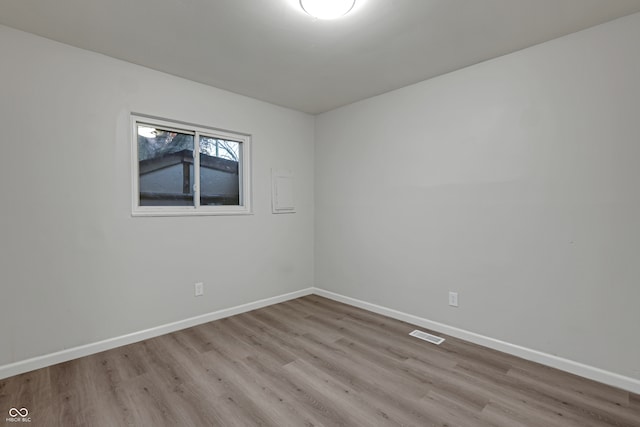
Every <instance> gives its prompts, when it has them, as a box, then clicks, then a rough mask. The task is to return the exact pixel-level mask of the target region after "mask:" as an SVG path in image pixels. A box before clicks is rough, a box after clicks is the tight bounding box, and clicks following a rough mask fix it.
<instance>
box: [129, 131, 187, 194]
mask: <svg viewBox="0 0 640 427" xmlns="http://www.w3.org/2000/svg"><path fill="white" fill-rule="evenodd" d="M193 146H194V143H193V135H188V134H184V133H179V132H176V131H168V130H163V129H158V128H155V127H153V126H149V125H143V124H138V171H139V174H140V176H139V189H140V206H193V205H194V204H193Z"/></svg>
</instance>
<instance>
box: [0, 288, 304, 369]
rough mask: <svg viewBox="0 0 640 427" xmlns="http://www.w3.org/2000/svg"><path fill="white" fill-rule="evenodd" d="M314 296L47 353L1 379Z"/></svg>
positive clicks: (272, 300) (241, 307)
mask: <svg viewBox="0 0 640 427" xmlns="http://www.w3.org/2000/svg"><path fill="white" fill-rule="evenodd" d="M312 293H313V288H307V289H302V290H300V291H295V292H290V293H288V294H283V295H278V296H275V297H271V298H265V299H261V300H258V301H254V302H250V303H247V304H242V305H238V306H235V307H231V308H225V309H223V310H218V311H214V312H211V313H207V314H203V315H200V316H195V317H191V318H189V319H185V320H180V321H177V322H173V323H168V324H166V325H161V326H157V327H155V328H150V329H145V330H143V331H138V332H133V333H131V334H127V335H122V336H119V337H115V338H109V339H106V340H103V341H98V342H95V343H91V344H86V345H81V346H79V347H74V348H70V349H66V350H62V351H58V352H55V353H51V354H45V355H43V356H38V357H34V358H31V359H26V360H21V361H19V362H15V363H11V364H8V365H4V366H0V380H1V379H4V378H8V377H12V376H14V375H18V374H23V373H25V372H29V371H33V370H34V369H40V368H44V367H47V366H51V365H55V364H57V363H62V362H67V361H69V360H73V359H77V358H79V357H84V356H89V355H91V354H95V353H100V352H101V351H105V350H110V349H112V348H116V347H121V346H123V345H127V344H132V343H135V342H138V341H143V340H146V339H149V338H154V337H158V336H160V335H164V334H168V333H171V332H175V331H179V330H181V329H185V328H191V327H193V326H197V325H201V324H203V323H207V322H211V321H213V320H218V319H222V318H225V317H229V316H234V315H236V314H240V313H246V312H247V311H251V310H256V309H258V308H262V307H266V306H269V305H273V304H278V303H280V302H284V301H288V300H291V299H295V298H299V297H303V296H305V295H309V294H312Z"/></svg>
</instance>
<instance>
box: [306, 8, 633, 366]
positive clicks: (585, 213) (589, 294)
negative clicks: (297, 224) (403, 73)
mask: <svg viewBox="0 0 640 427" xmlns="http://www.w3.org/2000/svg"><path fill="white" fill-rule="evenodd" d="M638 40H640V15H632V16H630V17H627V18H623V19H620V20H617V21H614V22H611V23H608V24H605V25H602V26H599V27H595V28H592V29H589V30H587V31H583V32H580V33H577V34H574V35H570V36H568V37H564V38H561V39H558V40H555V41H551V42H548V43H545V44H542V45H538V46H535V47H533V48H530V49H527V50H524V51H520V52H518V53H515V54H511V55H508V56H505V57H501V58H498V59H495V60H492V61H488V62H485V63H482V64H479V65H475V66H473V67H469V68H466V69H464V70H460V71H458V72H454V73H451V74H448V75H444V76H441V77H438V78H435V79H432V80H429V81H425V82H422V83H419V84H416V85H413V86H410V87H406V88H404V89H401V90H397V91H394V92H391V93H387V94H385V95H381V96H378V97H375V98H372V99H369V100H365V101H362V102H359V103H356V104H352V105H350V106H346V107H343V108H341V109H338V110H334V111H331V112H328V113H325V114H323V115H321V116H319V117H318V118H317V120H316V156H315V164H316V187H315V188H316V193H315V194H316V234H315V236H316V246H315V247H316V265H315V268H316V286H318V287H320V288H324V289H327V290H330V291H334V292H337V293H340V294H343V295H346V296H350V297H353V298H358V299H360V300H364V301H367V302H370V303H375V304H380V305H383V306H386V307H389V308H393V309H396V310H400V311H403V312H407V313H410V314H413V315H417V316H420V317H424V318H427V319H431V320H435V321H439V322H442V323H445V324H448V325H451V326H455V327H459V328H462V329H466V330H469V331H472V332H476V333H479V334H483V335H485V336H489V337H492V338H495V339H500V340H503V341H507V342H510V343H513V344H517V345H521V346H525V347H529V348H531V349H535V350H539V351H542V352H546V353H550V354H554V355H558V356H561V357H563V358H568V359H571V360H574V361H578V362H582V363H585V364H588V365H591V366H595V367H599V368H602V369H605V370H609V371H612V372H616V373H619V374H622V375H625V376H629V377H633V378H636V379H640V365H639V364H638V361H639V360H640V340H639V339H638V336H639V335H638V334H639V332H638V327H639V325H640V309H639V308H638V304H640V284H639V278H640V259H639V256H640V190H639V185H640V166H639V163H638V162H639V161H640V139H639V138H640V49H638ZM398 66H402V64H398ZM449 290H454V291H458V292H459V293H460V307H459V308H457V309H456V308H451V307H448V305H447V293H448V291H449Z"/></svg>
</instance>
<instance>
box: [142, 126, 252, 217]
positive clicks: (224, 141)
mask: <svg viewBox="0 0 640 427" xmlns="http://www.w3.org/2000/svg"><path fill="white" fill-rule="evenodd" d="M131 121H132V124H133V138H132V149H133V171H134V173H133V214H134V215H224V214H246V213H251V204H250V187H249V185H250V174H249V172H250V169H249V168H250V145H251V139H250V137H249V136H248V135H245V134H239V133H231V132H227V131H220V130H216V129H212V128H206V127H201V126H195V125H190V124H185V123H180V122H170V121H166V120H159V119H154V118H150V117H144V116H138V115H132V120H131Z"/></svg>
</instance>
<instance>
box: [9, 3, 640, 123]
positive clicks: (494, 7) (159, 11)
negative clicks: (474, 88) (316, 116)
mask: <svg viewBox="0 0 640 427" xmlns="http://www.w3.org/2000/svg"><path fill="white" fill-rule="evenodd" d="M635 12H640V0H358V2H357V4H356V7H355V8H354V10H353V11H352V13H351V14H349V15H347V16H346V17H343V18H341V19H339V20H335V21H322V20H314V19H313V18H311V17H309V16H308V15H306V14H305V13H304V12H302V11H301V10H300V7H299V5H298V0H207V1H205V0H109V1H105V0H55V1H51V0H3V1H1V2H0V23H1V24H5V25H8V26H10V27H14V28H18V29H21V30H24V31H28V32H31V33H34V34H38V35H41V36H44V37H48V38H51V39H53V40H57V41H60V42H63V43H67V44H70V45H73V46H77V47H80V48H84V49H88V50H92V51H95V52H99V53H103V54H105V55H109V56H112V57H114V58H119V59H122V60H125V61H129V62H133V63H136V64H140V65H144V66H146V67H149V68H153V69H156V70H161V71H164V72H167V73H170V74H174V75H177V76H181V77H184V78H187V79H190V80H194V81H197V82H201V83H205V84H208V85H211V86H215V87H218V88H221V89H226V90H229V91H232V92H236V93H239V94H243V95H247V96H250V97H253V98H257V99H261V100H264V101H267V102H271V103H273V104H277V105H282V106H286V107H290V108H293V109H296V110H300V111H304V112H308V113H320V112H324V111H327V110H330V109H333V108H336V107H339V106H341V105H345V104H349V103H352V102H354V101H358V100H361V99H364V98H368V97H371V96H374V95H377V94H380V93H384V92H387V91H390V90H393V89H397V88H400V87H403V86H406V85H409V84H412V83H416V82H419V81H422V80H425V79H428V78H430V77H434V76H437V75H439V74H443V73H446V72H449V71H453V70H456V69H459V68H462V67H465V66H468V65H472V64H475V63H478V62H481V61H484V60H487V59H491V58H495V57H497V56H500V55H504V54H507V53H510V52H513V51H516V50H519V49H522V48H525V47H528V46H532V45H534V44H537V43H541V42H544V41H547V40H550V39H553V38H556V37H559V36H562V35H565V34H569V33H572V32H575V31H578V30H581V29H584V28H588V27H590V26H593V25H597V24H600V23H603V22H606V21H609V20H612V19H615V18H618V17H621V16H624V15H628V14H631V13H635Z"/></svg>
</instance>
